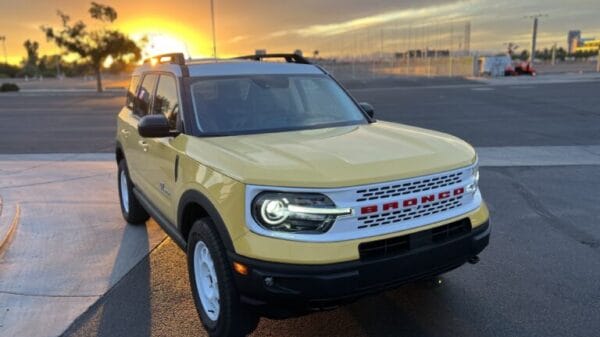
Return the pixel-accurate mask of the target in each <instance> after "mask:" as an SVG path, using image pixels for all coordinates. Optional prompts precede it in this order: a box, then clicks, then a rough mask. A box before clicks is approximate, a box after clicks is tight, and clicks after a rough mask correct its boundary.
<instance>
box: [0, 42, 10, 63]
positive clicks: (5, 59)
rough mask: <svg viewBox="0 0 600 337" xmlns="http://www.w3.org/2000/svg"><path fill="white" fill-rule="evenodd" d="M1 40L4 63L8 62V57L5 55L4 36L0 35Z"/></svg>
mask: <svg viewBox="0 0 600 337" xmlns="http://www.w3.org/2000/svg"><path fill="white" fill-rule="evenodd" d="M0 40H2V50H4V63H5V64H8V57H7V56H6V36H0Z"/></svg>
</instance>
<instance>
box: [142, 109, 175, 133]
mask: <svg viewBox="0 0 600 337" xmlns="http://www.w3.org/2000/svg"><path fill="white" fill-rule="evenodd" d="M138 133H139V134H140V136H142V137H144V138H162V137H175V136H177V135H178V134H179V132H177V131H173V130H171V126H170V125H169V121H168V120H167V117H165V115H163V114H157V115H147V116H144V117H142V119H140V122H139V123H138Z"/></svg>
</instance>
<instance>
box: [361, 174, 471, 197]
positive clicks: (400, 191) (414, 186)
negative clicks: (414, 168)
mask: <svg viewBox="0 0 600 337" xmlns="http://www.w3.org/2000/svg"><path fill="white" fill-rule="evenodd" d="M463 173H464V172H463V171H459V172H453V173H450V174H446V175H439V176H436V177H427V178H423V179H420V180H415V181H411V182H406V183H396V184H390V185H387V186H379V187H372V188H368V189H366V188H365V189H360V190H357V191H356V193H357V199H356V201H357V202H362V201H367V200H379V199H386V198H393V197H399V196H403V195H407V194H413V193H419V192H425V191H429V190H435V189H438V188H443V187H446V186H451V185H454V184H456V183H459V182H460V181H461V180H462V179H463V178H462V175H463Z"/></svg>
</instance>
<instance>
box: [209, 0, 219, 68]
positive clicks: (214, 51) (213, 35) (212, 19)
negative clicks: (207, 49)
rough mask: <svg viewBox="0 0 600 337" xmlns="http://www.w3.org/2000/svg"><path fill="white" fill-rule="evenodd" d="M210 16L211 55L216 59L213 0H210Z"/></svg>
mask: <svg viewBox="0 0 600 337" xmlns="http://www.w3.org/2000/svg"><path fill="white" fill-rule="evenodd" d="M210 18H211V21H212V38H213V57H214V58H215V60H216V59H217V33H216V31H215V1H214V0H210Z"/></svg>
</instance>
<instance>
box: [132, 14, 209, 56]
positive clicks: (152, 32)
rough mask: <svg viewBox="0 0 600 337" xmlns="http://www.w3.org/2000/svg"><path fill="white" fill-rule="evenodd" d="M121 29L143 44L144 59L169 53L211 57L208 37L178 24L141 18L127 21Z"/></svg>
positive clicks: (158, 19) (159, 19)
mask: <svg viewBox="0 0 600 337" xmlns="http://www.w3.org/2000/svg"><path fill="white" fill-rule="evenodd" d="M121 29H123V30H124V31H125V32H127V33H128V34H129V35H130V36H131V37H132V38H133V39H134V40H136V41H138V42H140V43H141V45H142V46H143V47H142V57H143V58H148V57H151V56H155V55H160V54H168V53H183V54H184V55H185V57H186V58H188V57H208V55H210V50H211V49H210V48H211V44H210V43H209V42H208V41H209V40H208V39H207V37H206V36H205V35H204V34H203V33H201V32H199V31H196V30H193V29H191V28H189V27H187V26H185V25H182V24H181V23H178V22H170V21H166V20H164V19H162V18H140V19H135V20H131V21H127V22H126V23H125V24H124V25H123V26H121Z"/></svg>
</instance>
